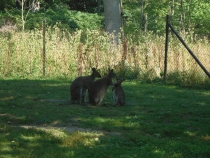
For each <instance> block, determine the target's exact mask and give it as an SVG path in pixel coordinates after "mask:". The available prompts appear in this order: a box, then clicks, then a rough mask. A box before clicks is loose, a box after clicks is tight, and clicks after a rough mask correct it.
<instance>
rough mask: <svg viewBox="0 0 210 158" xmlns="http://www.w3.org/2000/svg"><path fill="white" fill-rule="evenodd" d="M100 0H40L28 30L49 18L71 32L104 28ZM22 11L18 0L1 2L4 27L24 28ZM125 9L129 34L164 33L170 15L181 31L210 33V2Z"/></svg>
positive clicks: (129, 1)
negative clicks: (10, 21)
mask: <svg viewBox="0 0 210 158" xmlns="http://www.w3.org/2000/svg"><path fill="white" fill-rule="evenodd" d="M28 1H30V0H28ZM98 1H99V0H40V6H41V8H40V10H39V11H37V12H33V13H30V15H29V16H28V19H27V21H26V29H33V28H39V27H40V26H41V21H42V20H43V19H44V18H45V17H46V18H47V22H48V25H54V24H56V23H58V22H60V25H61V26H62V27H63V28H68V29H70V30H74V29H76V28H78V29H83V28H93V29H99V28H102V27H103V14H102V15H101V16H100V15H96V12H97V7H98V6H97V5H98V4H99V3H98ZM101 4H102V5H103V3H101ZM102 7H103V6H102ZM20 8H21V6H20V4H18V3H17V1H16V0H1V1H0V11H1V13H0V27H1V26H2V25H4V24H5V23H4V22H5V19H7V18H10V19H13V22H15V23H16V24H18V25H21V22H20V20H21V18H20V12H19V10H20ZM5 10H7V12H5ZM123 10H124V15H123V21H124V22H123V23H124V30H125V33H127V34H136V33H138V32H148V31H151V32H154V33H158V34H163V33H164V32H165V17H166V15H167V14H169V15H170V16H171V23H172V25H173V26H174V27H175V28H176V29H177V30H178V31H182V32H191V33H192V34H201V35H207V34H209V33H210V28H209V25H210V21H209V19H210V1H209V0H178V1H175V0H170V1H168V0H153V1H151V0H123Z"/></svg>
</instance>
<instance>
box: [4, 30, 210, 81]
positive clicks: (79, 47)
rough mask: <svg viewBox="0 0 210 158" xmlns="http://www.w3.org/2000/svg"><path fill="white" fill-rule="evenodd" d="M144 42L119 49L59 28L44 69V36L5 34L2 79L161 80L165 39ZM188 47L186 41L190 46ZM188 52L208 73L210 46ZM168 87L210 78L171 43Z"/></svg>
mask: <svg viewBox="0 0 210 158" xmlns="http://www.w3.org/2000/svg"><path fill="white" fill-rule="evenodd" d="M140 36H142V38H144V40H142V41H141V42H139V44H137V43H138V42H137V41H135V40H133V39H132V38H129V37H128V38H127V39H126V40H124V41H121V42H120V44H119V45H113V43H112V42H110V41H111V40H110V38H112V37H111V36H110V35H108V34H106V33H104V32H99V31H90V30H86V31H81V30H78V31H76V32H74V33H69V32H66V31H62V30H60V29H58V28H56V27H55V28H47V30H46V45H45V47H46V48H45V49H46V54H45V55H46V57H45V58H46V61H45V62H46V63H45V64H43V62H44V60H43V37H44V36H43V31H42V30H34V31H30V32H25V33H23V32H13V33H4V34H2V35H1V36H0V41H1V42H0V70H1V71H0V75H1V77H12V76H14V77H21V78H22V77H26V78H28V77H42V76H43V66H44V67H45V75H46V77H67V78H75V77H76V76H78V75H86V74H89V73H90V71H91V67H96V68H97V69H99V71H101V73H102V74H106V73H107V70H108V68H113V69H115V71H116V73H117V74H118V75H119V76H120V77H124V78H127V79H137V78H139V79H143V80H151V81H152V80H155V79H162V77H163V72H164V58H165V37H163V36H158V35H153V34H147V35H146V34H142V35H140ZM187 42H188V41H187ZM188 44H189V47H191V49H192V50H193V51H194V52H195V53H196V55H197V57H198V58H199V60H200V61H201V62H202V63H203V65H205V67H206V68H207V69H208V70H210V67H209V63H210V62H209V60H210V58H209V55H210V52H209V50H210V49H209V47H210V46H209V44H208V40H207V39H200V40H197V41H196V42H195V41H193V42H190V41H189V43H188ZM167 79H168V81H174V82H182V83H184V84H193V83H195V82H196V83H197V82H201V83H203V82H205V81H207V80H208V77H207V76H206V75H205V73H204V72H203V71H202V69H201V68H200V67H199V66H198V65H197V64H196V62H195V60H194V59H193V58H192V57H191V56H190V54H189V53H188V52H187V50H186V49H185V48H184V47H183V46H182V44H181V43H180V42H179V41H178V40H177V39H176V38H175V37H173V36H171V37H170V43H169V53H168V74H167Z"/></svg>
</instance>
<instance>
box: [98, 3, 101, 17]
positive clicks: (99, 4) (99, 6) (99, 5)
mask: <svg viewBox="0 0 210 158" xmlns="http://www.w3.org/2000/svg"><path fill="white" fill-rule="evenodd" d="M100 12H101V0H98V6H97V14H98V15H99V14H100Z"/></svg>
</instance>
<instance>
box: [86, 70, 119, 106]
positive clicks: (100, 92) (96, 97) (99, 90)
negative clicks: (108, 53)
mask: <svg viewBox="0 0 210 158" xmlns="http://www.w3.org/2000/svg"><path fill="white" fill-rule="evenodd" d="M116 77H117V76H116V74H115V73H114V70H113V69H112V70H109V74H108V75H107V76H106V77H104V78H102V79H99V80H97V81H95V82H93V83H92V84H91V86H90V89H89V103H90V104H91V105H100V104H101V102H102V100H103V99H104V96H105V94H106V92H107V89H108V87H109V86H111V85H113V82H112V79H113V78H116Z"/></svg>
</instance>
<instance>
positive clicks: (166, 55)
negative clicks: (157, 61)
mask: <svg viewBox="0 0 210 158" xmlns="http://www.w3.org/2000/svg"><path fill="white" fill-rule="evenodd" d="M168 24H169V15H167V16H166V41H165V61H164V82H166V76H167V67H168V65H167V62H168V34H169V26H168Z"/></svg>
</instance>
